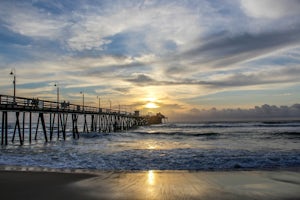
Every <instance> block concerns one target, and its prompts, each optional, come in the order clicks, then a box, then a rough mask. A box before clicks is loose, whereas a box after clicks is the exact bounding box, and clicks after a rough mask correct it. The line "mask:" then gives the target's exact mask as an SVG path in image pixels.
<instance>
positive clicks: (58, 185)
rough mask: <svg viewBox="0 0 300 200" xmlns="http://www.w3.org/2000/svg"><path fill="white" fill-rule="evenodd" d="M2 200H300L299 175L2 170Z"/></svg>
mask: <svg viewBox="0 0 300 200" xmlns="http://www.w3.org/2000/svg"><path fill="white" fill-rule="evenodd" d="M0 188H1V198H3V199H64V200H65V199H204V200H206V199H228V200H229V199H231V200H232V199H274V200H276V199H286V200H291V199H300V172H299V170H280V171H222V172H203V171H200V172H198V171H152V170H150V171H92V172H84V173H78V172H76V173H74V172H67V173H66V172H44V171H7V170H2V171H0Z"/></svg>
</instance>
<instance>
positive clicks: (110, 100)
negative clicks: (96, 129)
mask: <svg viewBox="0 0 300 200" xmlns="http://www.w3.org/2000/svg"><path fill="white" fill-rule="evenodd" d="M108 102H109V111H110V112H111V100H110V99H109V100H108Z"/></svg>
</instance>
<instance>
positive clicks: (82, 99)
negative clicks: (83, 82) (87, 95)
mask: <svg viewBox="0 0 300 200" xmlns="http://www.w3.org/2000/svg"><path fill="white" fill-rule="evenodd" d="M80 94H82V111H84V92H83V91H81V92H80Z"/></svg>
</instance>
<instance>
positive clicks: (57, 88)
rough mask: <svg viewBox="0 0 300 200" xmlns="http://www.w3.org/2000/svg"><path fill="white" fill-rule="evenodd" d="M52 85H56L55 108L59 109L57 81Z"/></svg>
mask: <svg viewBox="0 0 300 200" xmlns="http://www.w3.org/2000/svg"><path fill="white" fill-rule="evenodd" d="M54 86H55V87H56V100H57V109H59V87H58V84H57V83H55V84H54Z"/></svg>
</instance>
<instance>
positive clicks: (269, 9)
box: [241, 0, 300, 19]
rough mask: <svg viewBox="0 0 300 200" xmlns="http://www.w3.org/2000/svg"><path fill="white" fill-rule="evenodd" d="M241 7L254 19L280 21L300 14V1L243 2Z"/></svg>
mask: <svg viewBox="0 0 300 200" xmlns="http://www.w3.org/2000/svg"><path fill="white" fill-rule="evenodd" d="M241 7H242V9H243V10H244V11H245V13H246V14H247V15H248V16H250V17H254V18H270V19H278V18H282V17H286V16H291V15H299V13H300V2H299V0H276V1H273V0H241Z"/></svg>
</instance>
